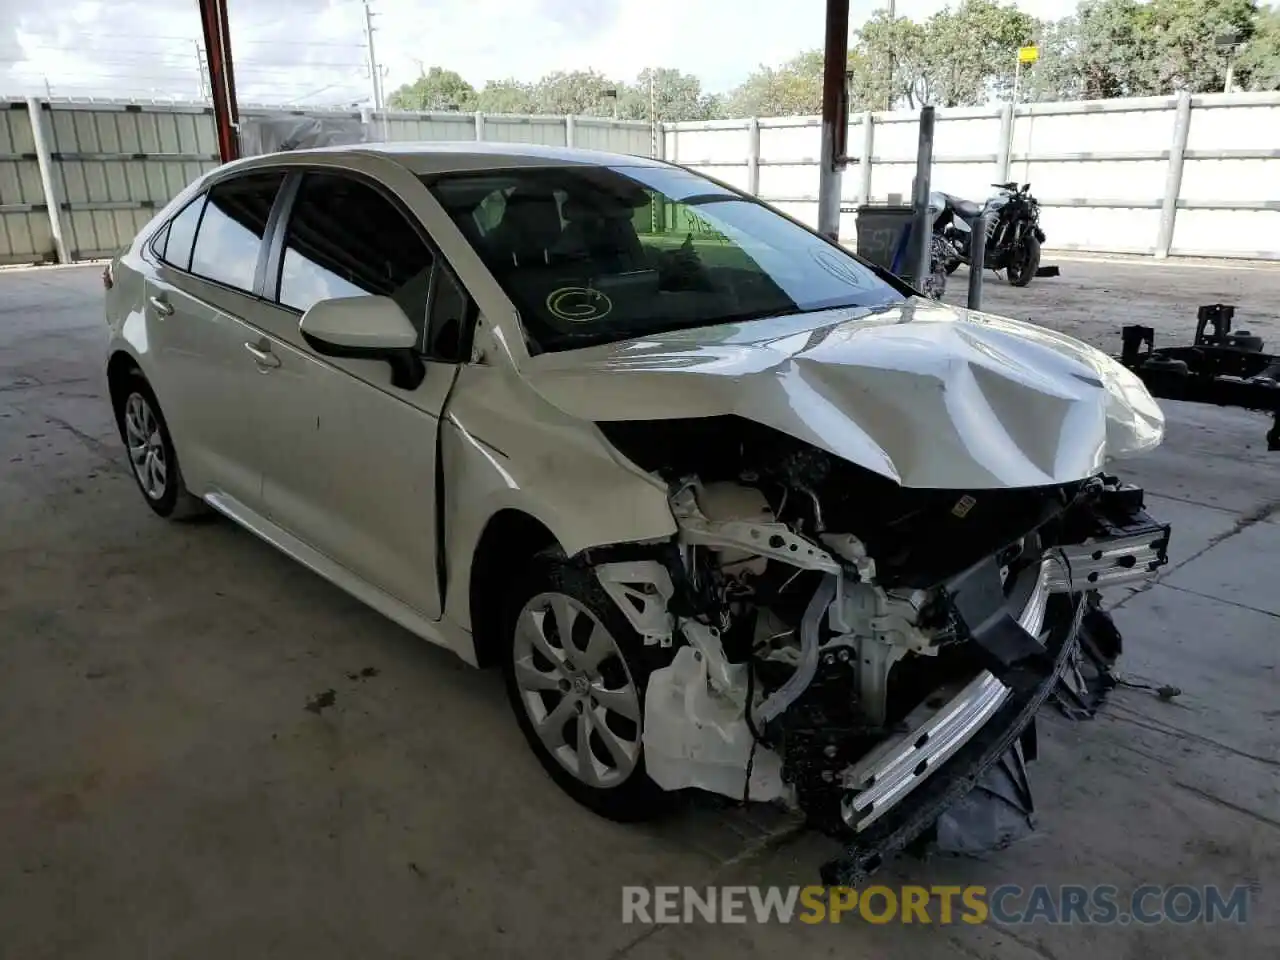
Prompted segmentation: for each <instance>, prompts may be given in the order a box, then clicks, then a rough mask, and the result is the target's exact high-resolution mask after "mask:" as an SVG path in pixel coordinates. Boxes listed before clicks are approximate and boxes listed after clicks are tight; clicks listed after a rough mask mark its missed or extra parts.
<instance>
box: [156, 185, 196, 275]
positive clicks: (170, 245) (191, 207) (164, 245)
mask: <svg viewBox="0 0 1280 960" xmlns="http://www.w3.org/2000/svg"><path fill="white" fill-rule="evenodd" d="M203 209H204V194H201V195H200V196H198V197H196V198H195V199H194V200H192V201H191V202H190V203H188V204H187V205H186V206H185V207H183V208H182V212H181V213H180V214H178V215H177V216H176V217H174V218H173V219H172V220H170V221H169V223H168V225H167V226H166V227H165V228H164V233H163V234H162V235H161V236H160V238H159V239H158V240H157V242H156V245H155V246H156V252H157V253H159V254H160V257H161V259H163V260H164V262H165V263H168V264H171V265H172V266H175V267H177V268H178V269H179V270H190V269H191V245H192V242H193V241H194V240H195V238H196V227H198V226H199V225H200V211H201V210H203Z"/></svg>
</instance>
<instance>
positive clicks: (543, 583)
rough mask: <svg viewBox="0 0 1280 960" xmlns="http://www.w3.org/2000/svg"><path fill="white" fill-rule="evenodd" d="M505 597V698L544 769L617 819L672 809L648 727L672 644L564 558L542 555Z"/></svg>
mask: <svg viewBox="0 0 1280 960" xmlns="http://www.w3.org/2000/svg"><path fill="white" fill-rule="evenodd" d="M506 601H507V602H506V603H505V611H504V614H505V615H504V616H503V618H502V646H501V662H502V671H503V676H504V679H505V682H506V687H507V696H508V699H509V700H510V702H511V707H512V709H513V710H514V712H515V715H516V721H517V722H518V723H519V725H520V729H521V731H522V732H523V733H524V736H525V739H526V740H527V741H528V742H529V746H530V747H531V748H532V749H533V752H534V753H535V754H536V755H537V757H538V760H539V762H540V763H541V764H542V766H543V768H544V769H545V770H546V771H547V773H548V774H549V775H550V776H551V778H552V779H553V780H554V781H555V782H556V783H557V784H558V785H559V786H560V787H561V788H562V789H563V790H564V791H565V792H566V793H568V794H569V795H570V796H571V797H573V798H574V799H575V800H577V801H578V802H579V803H581V804H582V805H583V806H585V807H587V808H589V809H591V810H593V811H594V812H596V813H597V814H600V815H601V816H603V817H606V818H608V819H610V820H617V821H621V822H634V821H641V820H651V819H655V818H657V817H660V816H662V815H664V814H666V813H668V812H669V811H670V810H671V809H672V807H673V806H674V805H675V803H676V799H677V795H676V794H673V793H669V792H667V791H664V790H663V789H662V788H661V787H659V786H658V785H657V784H656V783H654V782H653V781H652V780H651V779H650V778H649V775H648V774H647V773H646V772H645V764H644V749H643V744H642V742H641V731H642V728H643V720H644V694H645V688H646V686H647V685H648V681H649V675H650V674H651V673H652V672H653V671H654V670H655V669H657V668H658V667H659V666H663V665H665V664H667V663H669V662H670V661H671V651H670V649H666V650H664V649H662V648H659V647H656V646H651V647H646V646H645V645H644V642H643V641H642V639H641V638H640V636H639V635H638V634H637V633H636V632H635V631H634V630H633V629H632V628H631V625H630V624H629V623H628V622H627V620H626V618H625V617H624V616H623V615H622V612H621V611H620V610H618V608H617V605H616V604H615V603H614V602H613V600H611V599H610V598H609V596H608V595H607V594H606V593H605V592H604V589H603V588H602V587H601V586H600V584H599V582H598V581H597V580H596V578H595V576H594V575H593V574H592V573H591V572H590V571H589V570H587V569H585V568H583V567H581V566H577V565H574V564H572V563H569V562H566V561H565V560H563V559H562V558H559V557H557V556H553V555H550V554H545V553H544V554H540V555H539V556H537V557H535V558H534V560H533V561H532V562H531V563H530V565H529V566H528V567H527V568H526V570H525V571H524V573H523V574H522V575H521V576H520V577H518V578H517V580H516V582H515V584H514V589H513V590H512V591H511V592H510V593H509V594H508V596H507V598H506ZM562 621H567V629H565V630H562ZM598 631H600V632H598ZM566 634H567V635H568V637H569V639H568V647H566V645H565V640H564V636H565V635H566ZM596 645H598V646H596ZM583 731H586V743H587V747H586V749H587V753H586V754H585V755H584V754H583V752H582V750H581V749H580V743H581V737H582V735H583ZM583 771H585V773H584V772H583Z"/></svg>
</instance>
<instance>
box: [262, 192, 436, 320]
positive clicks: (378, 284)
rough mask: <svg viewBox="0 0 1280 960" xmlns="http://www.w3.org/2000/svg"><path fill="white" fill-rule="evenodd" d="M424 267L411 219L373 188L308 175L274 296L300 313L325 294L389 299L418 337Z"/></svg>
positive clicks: (426, 261)
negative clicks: (278, 288) (393, 302)
mask: <svg viewBox="0 0 1280 960" xmlns="http://www.w3.org/2000/svg"><path fill="white" fill-rule="evenodd" d="M431 265H432V256H431V251H430V250H429V249H428V248H427V245H426V243H424V242H423V240H422V238H421V237H420V236H419V235H418V232H417V230H415V229H414V226H413V224H412V223H410V221H409V219H408V218H407V217H406V216H405V215H404V214H403V213H401V212H400V210H399V209H398V208H397V207H396V205H395V204H394V203H392V202H391V201H390V200H389V199H388V198H387V197H386V196H384V195H383V194H382V193H381V192H379V191H378V190H375V189H374V188H373V187H371V186H369V185H368V184H365V183H362V182H360V181H359V180H354V179H352V178H350V177H344V176H341V175H335V174H329V173H309V174H307V175H306V176H305V177H304V178H303V181H302V185H301V187H300V188H299V190H298V197H297V199H296V200H295V201H294V204H293V213H292V214H291V215H290V217H289V227H288V231H287V233H286V234H285V240H284V256H283V258H282V259H281V264H280V296H279V299H280V302H281V303H282V304H284V305H285V306H288V307H293V308H294V309H295V310H301V311H303V312H305V311H306V310H307V309H308V308H309V307H310V306H311V305H312V304H314V303H316V302H317V301H318V300H328V299H330V298H333V297H359V296H384V297H390V298H391V299H393V300H395V301H396V302H397V303H398V304H399V305H400V308H401V309H402V310H404V312H405V315H406V316H408V318H409V319H410V320H411V321H412V322H413V325H414V327H415V328H417V330H418V333H419V334H422V333H423V330H424V328H425V326H426V313H427V294H428V292H429V291H430V289H431Z"/></svg>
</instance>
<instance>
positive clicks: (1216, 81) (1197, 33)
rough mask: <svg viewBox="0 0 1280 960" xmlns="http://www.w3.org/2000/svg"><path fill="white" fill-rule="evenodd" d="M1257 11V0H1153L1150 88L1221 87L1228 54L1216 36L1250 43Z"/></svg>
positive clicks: (1197, 89) (1196, 90)
mask: <svg viewBox="0 0 1280 960" xmlns="http://www.w3.org/2000/svg"><path fill="white" fill-rule="evenodd" d="M1257 12H1258V8H1257V4H1256V3H1255V2H1254V0H1152V3H1151V5H1150V10H1149V15H1150V18H1151V25H1152V28H1153V31H1152V32H1153V34H1154V42H1153V43H1152V49H1151V53H1150V59H1151V61H1152V65H1153V67H1154V87H1155V89H1153V90H1152V91H1151V92H1152V93H1156V94H1160V93H1170V92H1172V91H1175V90H1188V91H1190V92H1191V93H1213V92H1216V91H1220V90H1222V89H1223V86H1224V85H1225V83H1226V73H1227V57H1228V53H1227V51H1225V50H1221V49H1219V48H1218V38H1219V37H1220V36H1222V35H1224V34H1232V35H1234V36H1235V37H1237V38H1239V40H1240V41H1241V42H1242V43H1247V42H1248V41H1249V39H1250V38H1251V37H1252V36H1253V31H1254V17H1255V16H1256V14H1257Z"/></svg>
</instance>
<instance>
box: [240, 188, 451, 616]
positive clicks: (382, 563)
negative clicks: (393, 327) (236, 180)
mask: <svg viewBox="0 0 1280 960" xmlns="http://www.w3.org/2000/svg"><path fill="white" fill-rule="evenodd" d="M282 228H283V229H282V237H281V240H280V241H279V249H278V251H276V252H275V253H274V254H273V272H275V271H278V274H277V275H278V292H277V297H276V300H277V302H276V303H275V304H274V305H273V306H270V307H266V308H264V313H263V314H262V317H261V324H262V325H263V326H264V328H266V329H268V330H269V331H270V333H271V343H270V351H271V353H272V354H273V355H274V356H275V357H277V358H278V359H279V367H278V369H277V370H276V371H275V372H274V373H273V375H272V376H271V377H270V378H269V381H270V388H271V396H270V399H269V401H268V404H269V408H270V417H269V418H266V419H264V421H263V423H262V424H261V433H260V440H261V442H262V444H263V461H262V462H263V472H264V483H263V489H264V498H265V501H266V505H267V510H268V513H269V516H270V518H271V520H272V521H273V522H274V523H276V524H278V525H279V526H281V527H283V528H284V529H285V530H286V531H288V532H289V533H291V534H292V535H294V536H295V537H297V538H299V539H300V540H302V541H303V542H305V543H306V544H308V545H309V546H311V547H312V548H313V549H316V550H318V551H320V552H321V553H323V554H324V555H326V556H327V557H328V558H329V559H330V560H333V561H335V562H336V563H338V564H339V565H341V566H342V567H344V568H346V569H347V570H348V571H349V572H351V573H353V574H355V575H356V576H357V577H359V578H360V579H361V580H364V581H365V582H367V583H369V584H371V585H373V586H374V587H376V588H378V589H380V590H381V591H383V592H384V593H387V594H389V595H391V596H392V597H394V598H395V599H397V600H399V601H400V602H402V603H404V604H407V605H409V606H410V607H412V608H414V609H415V610H417V611H418V612H419V613H420V614H422V615H423V616H426V617H428V618H432V619H434V618H437V617H439V615H440V601H441V597H440V583H439V574H438V570H437V556H438V553H437V539H438V538H437V533H438V531H437V528H436V469H437V459H436V458H437V440H438V433H439V419H440V416H441V412H442V411H443V409H444V405H445V402H446V400H447V398H448V394H449V391H450V389H451V387H452V385H453V380H454V377H455V375H456V372H457V367H456V363H454V362H452V361H453V360H454V359H456V358H441V357H438V356H436V357H433V356H431V355H429V354H428V355H426V357H425V359H426V362H427V372H426V377H425V379H424V380H423V381H422V383H421V385H420V386H418V387H417V388H416V389H414V390H405V389H401V388H398V387H395V386H393V385H392V383H391V372H390V367H389V366H388V364H386V363H385V362H383V361H373V360H353V359H338V358H332V357H324V356H320V355H318V354H317V353H315V352H314V351H313V350H311V349H310V348H309V347H308V346H307V344H306V343H305V341H304V340H303V339H302V337H301V335H300V333H299V331H298V324H299V321H300V318H301V316H302V314H303V313H304V312H305V311H306V309H307V308H308V307H310V306H311V305H312V304H313V303H315V302H317V301H318V300H322V299H327V298H331V297H351V296H361V295H383V296H389V297H391V298H393V299H394V300H395V301H396V302H397V303H398V304H399V305H400V306H401V308H402V309H403V310H404V311H405V313H406V314H407V315H408V316H409V318H410V320H411V321H412V322H413V323H414V325H415V326H416V327H417V328H418V330H419V332H420V334H421V335H422V340H421V341H420V342H421V343H422V344H423V345H424V352H425V345H426V344H427V342H428V340H429V339H430V334H429V331H428V326H429V324H428V310H429V304H430V303H431V302H432V299H433V297H432V293H433V288H434V289H435V290H436V292H440V291H445V290H448V291H449V292H452V293H454V294H457V291H458V290H459V289H460V288H458V287H457V285H456V282H455V281H453V279H452V277H445V278H444V279H441V277H443V276H444V274H442V273H441V270H442V267H441V264H440V262H439V261H438V258H437V257H436V256H435V255H434V253H433V251H432V249H431V247H430V246H429V244H428V243H427V241H426V239H425V235H424V234H423V232H422V231H421V229H420V226H419V225H418V224H417V223H416V221H415V220H414V219H413V218H412V217H411V215H410V214H408V212H407V211H406V210H405V209H404V208H403V207H402V206H401V205H400V204H399V202H398V201H397V200H396V199H395V197H394V196H393V195H392V194H391V193H390V191H389V190H388V189H387V188H385V186H381V185H378V184H375V183H373V182H370V181H368V180H365V179H359V178H356V177H354V176H352V175H348V174H346V173H344V172H341V171H339V172H324V171H315V172H307V173H305V174H303V175H302V179H301V182H300V183H299V184H298V186H297V193H296V197H295V199H294V200H293V202H292V204H291V207H290V211H289V213H288V215H287V219H286V220H285V221H284V222H283V224H282ZM273 286H275V285H273ZM435 299H436V300H437V302H438V304H437V312H440V311H442V310H445V312H448V311H447V310H446V307H445V305H446V304H449V303H452V304H455V305H456V304H458V303H460V302H461V301H460V299H459V296H458V295H455V296H452V297H449V296H445V295H444V294H443V293H440V295H439V296H438V297H436V298H435ZM457 309H460V308H458V307H456V306H455V307H453V310H454V311H455V312H456V310H457ZM268 314H269V315H268Z"/></svg>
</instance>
